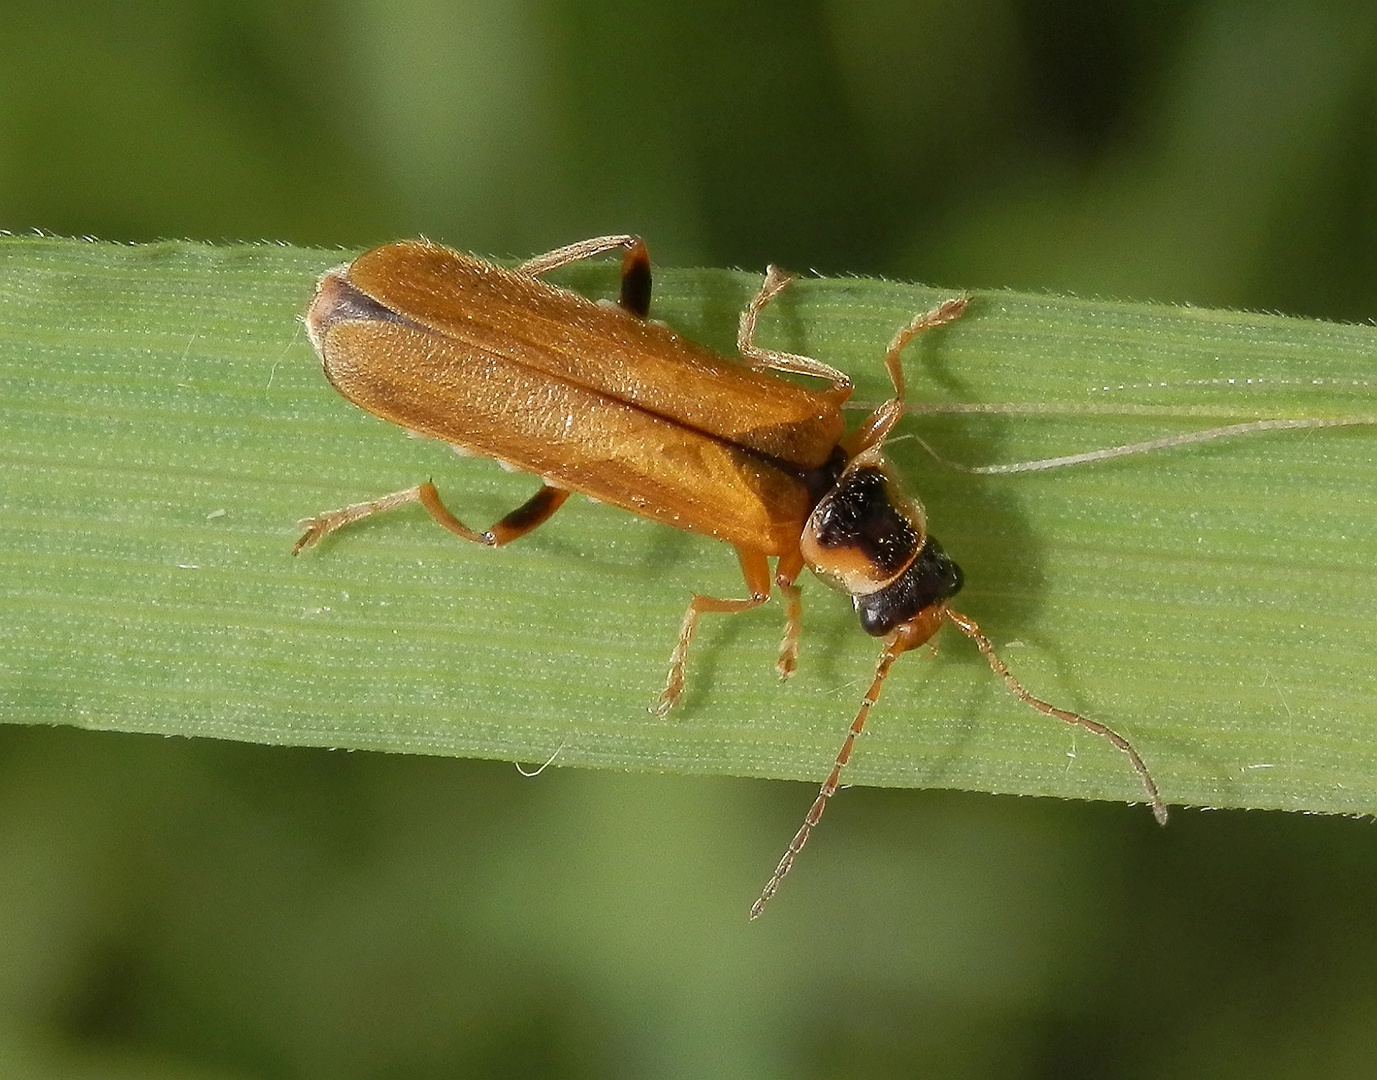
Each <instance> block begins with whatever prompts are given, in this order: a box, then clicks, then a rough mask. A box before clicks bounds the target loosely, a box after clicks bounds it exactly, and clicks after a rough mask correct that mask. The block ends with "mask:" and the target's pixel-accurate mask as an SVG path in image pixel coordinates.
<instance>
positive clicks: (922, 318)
mask: <svg viewBox="0 0 1377 1080" xmlns="http://www.w3.org/2000/svg"><path fill="white" fill-rule="evenodd" d="M970 299H971V298H970V297H969V296H955V297H952V299H950V300H943V301H942V302H941V303H940V304H938V305H937V306H936V307H935V308H933V309H932V310H931V311H925V312H923V314H921V315H919V316H917V317H916V318H915V319H914V320H913V321H912V322H911V323H909V324H908V325H907V326H905V327H903V328H902V329H900V330H899V332H898V333H897V334H895V335H894V339H893V340H892V341H891V342H890V343H889V348H888V349H886V350H885V369H886V370H887V371H888V372H889V381H890V382H892V383H893V384H894V400H896V401H898V402H900V403H901V404H902V403H903V400H904V366H903V364H902V363H901V362H900V360H899V354H900V353H902V352H903V351H904V346H905V345H907V344H908V343H909V342H910V341H912V340H913V339H914V338H916V337H917V336H918V335H919V334H921V333H922V332H923V331H924V330H931V329H932V328H933V327H935V326H942V325H943V324H945V323H949V322H951V321H952V320H954V319H958V318H960V317H961V313H962V312H963V311H965V310H966V305H967V304H968V303H970Z"/></svg>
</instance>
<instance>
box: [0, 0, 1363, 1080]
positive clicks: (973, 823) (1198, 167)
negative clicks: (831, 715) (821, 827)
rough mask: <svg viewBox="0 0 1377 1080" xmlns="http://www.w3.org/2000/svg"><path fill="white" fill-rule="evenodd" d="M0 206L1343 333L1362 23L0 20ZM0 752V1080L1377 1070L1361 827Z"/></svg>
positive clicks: (581, 14)
mask: <svg viewBox="0 0 1377 1080" xmlns="http://www.w3.org/2000/svg"><path fill="white" fill-rule="evenodd" d="M0 227H3V228H6V229H9V230H12V231H15V232H22V231H24V230H27V229H31V228H39V229H43V230H46V231H51V232H57V233H62V234H71V235H93V236H98V237H101V238H104V239H116V240H151V239H156V238H162V237H183V236H185V237H194V238H198V239H211V240H227V241H233V240H255V239H273V240H284V241H289V242H292V243H301V244H312V245H328V246H341V247H345V248H350V249H354V248H360V247H363V246H366V245H369V244H372V243H375V242H378V241H382V240H385V239H391V238H394V237H397V236H404V235H413V234H416V233H424V234H426V235H428V236H430V237H432V238H434V239H437V240H441V241H445V242H448V243H451V244H454V245H455V246H458V247H463V248H466V249H469V250H476V251H482V252H488V253H493V254H502V255H528V254H531V253H534V252H537V251H542V250H545V249H547V248H550V247H554V246H556V245H558V244H561V243H565V242H568V241H570V240H574V239H577V238H581V237H584V236H589V235H594V234H597V233H603V232H614V231H615V232H620V231H638V232H641V233H642V234H644V235H645V236H646V237H647V239H648V241H649V243H650V245H651V252H652V255H653V257H654V258H655V259H656V260H657V261H658V262H661V263H664V264H673V265H687V264H700V265H717V266H732V265H735V266H743V267H748V268H759V267H763V266H764V264H765V263H766V262H767V261H778V262H781V263H783V264H785V265H788V266H790V267H793V268H795V269H800V270H803V269H816V270H818V271H820V272H823V273H833V274H835V273H859V274H871V275H875V274H879V275H888V276H894V277H903V278H910V279H920V280H925V281H930V282H934V283H937V284H940V285H943V286H949V287H952V288H979V287H991V286H1013V287H1019V288H1028V289H1052V290H1059V291H1074V292H1078V293H1082V294H1092V295H1102V296H1113V297H1125V298H1139V299H1151V300H1163V301H1177V302H1190V303H1194V304H1200V305H1217V306H1237V307H1247V308H1256V309H1268V310H1278V311H1283V312H1286V313H1291V314H1303V315H1311V316H1320V317H1329V318H1338V319H1348V320H1362V321H1366V320H1369V319H1371V318H1372V317H1373V316H1374V314H1377V10H1374V8H1373V7H1372V5H1371V4H1370V3H1347V4H1345V3H1318V2H1315V3H1305V2H1299V0H1296V2H1287V0H1275V2H1270V0H1264V2H1261V3H1258V2H1252V3H1245V2H1243V0H1153V2H1149V0H1123V2H1121V3H1118V4H1112V5H1106V4H1097V3H1093V2H1091V0H969V2H967V3H964V4H955V3H941V2H937V0H933V2H927V3H922V2H918V3H902V2H899V0H832V2H826V0H815V2H801V0H800V2H794V0H780V2H775V3H768V4H766V3H761V4H743V3H740V2H736V3H732V2H726V0H681V2H680V3H678V4H676V5H673V6H671V5H667V4H653V3H652V4H647V3H622V2H617V0H607V2H603V3H598V4H594V3H588V2H577V0H527V2H523V3H499V2H494V0H469V2H459V3H441V2H439V0H417V2H412V3H405V4H403V3H394V2H390V0H356V2H353V3H348V2H343V0H341V2H338V3H324V2H309V0H308V2H297V3H292V4H286V3H269V2H253V0H232V2H231V0H223V2H202V3H173V2H166V3H151V2H140V0H126V2H121V3H105V4H98V3H88V4H80V3H63V2H54V0H46V2H42V3H39V2H36V0H7V3H6V4H5V5H4V6H3V7H2V8H0ZM811 793H812V792H811V789H810V788H808V787H806V786H804V785H791V784H767V783H761V782H747V781H729V780H704V779H688V778H680V777H660V776H625V775H615V774H595V773H579V772H574V771H571V770H559V769H553V768H552V769H550V770H548V771H547V772H545V773H544V774H543V775H541V776H540V777H539V779H535V780H525V779H522V778H521V777H520V776H519V775H518V774H517V773H516V771H515V770H514V769H513V768H512V767H511V766H510V765H499V764H492V763H473V762H463V761H447V760H427V759H408V758H401V757H386V756H382V755H370V754H343V753H328V752H323V751H307V750H284V749H272V748H265V747H257V746H241V745H232V744H218V743H210V742H199V743H198V742H186V741H179V740H165V739H157V738H150V737H137V736H123V735H111V734H94V733H87V732H80V731H76V730H47V729H5V730H0V1076H24V1077H46V1076H51V1077H70V1076H77V1077H80V1076H88V1075H89V1076H102V1077H105V1076H116V1077H123V1076H128V1077H144V1076H160V1077H284V1078H294V1077H343V1078H349V1077H384V1076H387V1077H392V1076H407V1077H412V1076H415V1077H430V1076H437V1077H438V1076H475V1077H484V1076H590V1077H591V1076H598V1077H604V1076H606V1077H620V1076H628V1077H639V1076H656V1077H661V1076H685V1077H689V1076H693V1077H698V1076H714V1077H715V1076H750V1077H771V1076H785V1075H789V1076H813V1077H832V1076H836V1077H843V1076H846V1077H851V1076H857V1077H859V1076H877V1077H878V1076H890V1075H894V1076H908V1075H915V1076H916V1075H922V1076H936V1077H947V1076H950V1077H981V1076H1000V1077H1035V1078H1041V1077H1134V1078H1138V1077H1142V1078H1149V1077H1169V1076H1170V1077H1176V1076H1204V1075H1208V1076H1211V1077H1235V1076H1237V1077H1245V1076H1246V1077H1249V1078H1258V1077H1292V1076H1296V1077H1301V1076H1304V1077H1312V1076H1315V1075H1323V1076H1326V1077H1349V1076H1352V1077H1370V1076H1372V1075H1377V932H1374V929H1373V919H1372V917H1371V916H1372V907H1373V897H1374V896H1377V832H1374V830H1373V828H1372V826H1371V824H1370V823H1369V822H1358V821H1348V820H1327V819H1319V818H1302V817H1298V816H1286V815H1282V814H1264V813H1252V814H1241V813H1218V814H1207V813H1200V812H1178V813H1177V814H1176V816H1175V818H1174V820H1173V823H1172V825H1171V827H1170V828H1169V829H1167V830H1165V831H1160V830H1157V829H1156V828H1155V827H1154V826H1153V825H1152V823H1151V820H1150V818H1149V816H1148V815H1147V814H1146V813H1145V812H1144V811H1143V810H1142V808H1141V807H1139V808H1127V807H1117V806H1104V805H1086V804H1059V803H1054V802H1050V801H1045V800H1043V801H1037V800H1018V799H1011V798H992V797H980V796H973V795H959V794H951V793H924V792H904V791H869V790H860V789H853V790H851V791H850V792H848V793H847V794H846V796H845V798H844V799H842V800H839V801H838V803H837V805H836V806H834V807H833V809H832V810H831V812H830V813H829V816H828V822H827V830H826V833H825V836H822V837H819V842H818V843H816V844H815V845H814V846H813V847H812V848H811V849H810V851H809V853H808V861H807V865H806V870H805V869H803V868H801V869H800V873H799V875H798V876H797V877H796V878H794V879H791V881H790V883H789V888H788V890H787V891H786V893H785V894H783V895H782V896H781V897H780V900H779V901H777V903H776V905H775V907H774V908H773V909H772V910H771V912H770V913H769V916H768V917H767V918H766V919H765V920H763V921H762V922H761V923H760V924H758V925H753V926H747V925H746V923H745V921H744V913H745V910H746V907H747V905H748V904H749V902H750V900H751V899H752V897H753V896H754V894H755V890H756V889H757V888H758V886H759V884H760V881H761V879H762V877H763V874H764V872H765V871H767V870H768V868H769V864H770V862H771V860H772V859H773V858H774V857H775V856H776V855H777V849H778V847H779V845H780V844H781V843H782V841H783V839H784V838H785V837H786V836H787V835H788V834H789V833H790V831H791V830H792V829H793V828H794V827H795V825H796V823H797V820H798V816H799V814H800V813H801V812H802V810H803V808H804V806H805V805H806V803H807V801H808V799H809V798H811Z"/></svg>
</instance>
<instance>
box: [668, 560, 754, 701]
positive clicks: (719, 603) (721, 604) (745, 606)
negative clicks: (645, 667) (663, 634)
mask: <svg viewBox="0 0 1377 1080" xmlns="http://www.w3.org/2000/svg"><path fill="white" fill-rule="evenodd" d="M736 556H737V558H738V559H740V560H741V574H742V576H743V577H744V578H745V579H746V588H747V589H749V590H750V593H751V595H750V597H749V598H747V599H744V600H724V599H721V598H720V597H716V596H704V595H702V594H701V593H696V594H695V595H694V597H693V599H692V600H691V601H689V606H688V610H687V611H686V612H684V622H683V625H681V626H680V627H679V642H678V644H677V645H675V646H674V652H673V653H672V654H671V655H670V658H669V677H668V678H667V679H666V680H665V688H664V689H663V690H662V691H660V696H659V698H658V699H657V700H656V702H655V704H654V705H653V706H651V709H650V711H651V712H653V713H655V714H656V715H658V716H664V715H665V713H667V712H669V710H670V709H672V708H673V707H674V703H675V702H676V701H678V700H679V695H680V694H682V693H683V692H684V661H685V660H687V659H688V649H689V642H691V641H692V640H693V632H694V631H695V630H696V629H697V628H698V617H699V616H700V615H702V614H703V613H704V612H706V611H716V612H722V613H723V614H728V615H730V614H735V613H736V612H738V611H750V610H751V608H755V607H759V606H760V605H761V604H763V603H765V601H766V600H768V599H770V560H769V559H768V558H767V557H766V556H765V555H763V554H762V553H760V552H758V551H747V550H746V549H745V548H737V549H736Z"/></svg>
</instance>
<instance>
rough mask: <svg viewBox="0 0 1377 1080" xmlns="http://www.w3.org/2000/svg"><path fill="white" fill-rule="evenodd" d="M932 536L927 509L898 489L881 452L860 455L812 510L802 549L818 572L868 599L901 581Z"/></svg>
mask: <svg viewBox="0 0 1377 1080" xmlns="http://www.w3.org/2000/svg"><path fill="white" fill-rule="evenodd" d="M926 537H927V527H926V522H925V520H924V515H923V508H922V506H921V505H920V504H919V503H918V501H917V500H915V499H912V498H910V497H909V496H907V495H905V494H904V493H903V492H902V491H900V490H899V488H898V485H897V484H896V483H895V482H894V480H893V479H892V478H891V477H890V475H889V469H888V465H887V463H886V462H885V460H884V458H883V457H882V456H881V455H880V453H879V451H878V449H872V450H867V451H866V452H865V453H863V454H858V455H857V456H856V457H855V458H853V459H852V460H851V462H850V463H849V464H848V465H847V467H846V471H845V472H844V473H842V475H841V478H840V479H839V480H838V481H837V484H836V486H835V487H833V488H832V490H831V491H829V492H827V493H826V494H825V495H824V496H823V497H822V498H821V499H820V500H819V501H818V504H817V506H816V507H814V508H813V512H812V514H811V515H810V516H809V518H808V523H807V525H806V526H805V527H804V530H803V536H802V537H801V539H800V542H799V546H800V548H801V549H802V551H803V557H804V558H805V559H806V560H807V562H808V565H809V566H810V567H812V569H813V572H814V573H815V574H817V575H818V576H819V577H822V578H823V579H824V580H826V581H827V582H828V583H829V584H832V585H835V586H836V587H837V588H839V589H842V590H843V591H845V592H847V593H849V594H851V595H852V596H865V595H867V594H869V593H873V592H875V591H877V590H879V589H883V588H884V587H885V586H886V585H889V584H890V583H891V582H893V581H894V580H896V579H897V578H898V577H899V575H900V574H902V573H903V572H904V571H905V570H906V569H907V568H908V566H909V564H910V563H912V562H913V560H914V559H915V558H917V556H918V552H919V551H921V550H922V547H923V542H924V540H925V539H926Z"/></svg>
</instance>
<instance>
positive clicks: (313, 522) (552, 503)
mask: <svg viewBox="0 0 1377 1080" xmlns="http://www.w3.org/2000/svg"><path fill="white" fill-rule="evenodd" d="M568 497H569V492H568V491H566V490H564V489H563V488H557V487H551V486H550V485H549V484H544V485H542V486H541V488H540V490H539V491H537V492H536V493H535V494H534V495H532V496H531V497H530V498H529V499H527V500H526V501H525V502H524V503H522V504H521V505H520V506H518V507H517V508H516V509H515V510H513V511H512V512H511V513H510V514H508V515H507V516H506V517H504V518H503V519H502V520H501V521H499V522H498V523H497V524H496V525H494V526H493V527H492V528H490V529H489V530H488V531H487V532H481V533H480V532H476V531H475V530H473V529H470V528H469V527H468V526H467V525H465V524H464V523H463V522H462V521H460V520H459V519H458V518H457V517H455V516H454V515H453V514H452V513H450V511H449V508H448V507H446V506H445V504H444V503H442V502H441V501H440V493H439V492H438V491H436V490H435V485H434V484H432V483H431V482H430V481H429V480H427V481H426V482H425V483H424V484H417V485H416V486H415V487H413V488H407V489H406V490H405V491H394V492H393V493H392V494H391V495H384V496H383V497H382V498H381V499H370V500H369V501H368V502H361V503H354V504H353V505H352V506H346V507H343V508H341V509H339V510H329V511H327V512H325V513H324V514H320V515H318V516H316V517H313V518H310V519H308V520H306V521H303V522H302V523H301V525H302V527H303V528H304V529H305V530H306V532H305V533H304V534H303V535H302V537H301V539H300V540H298V541H297V542H296V545H295V546H294V547H293V548H292V554H293V555H295V554H297V553H298V552H300V551H301V550H302V549H303V548H308V547H314V546H315V545H316V544H318V543H320V542H321V541H322V540H323V539H325V537H327V536H329V535H330V534H331V533H332V532H334V531H335V530H336V529H342V528H344V526H346V525H352V524H353V523H354V522H356V521H361V520H363V519H364V518H366V517H372V516H373V515H374V514H380V513H382V512H383V511H384V510H391V509H393V508H394V507H398V506H404V505H406V504H407V503H413V502H418V503H420V504H421V505H422V506H424V507H425V508H426V511H427V512H428V513H429V514H430V516H431V517H433V518H434V519H435V520H436V521H437V522H439V523H440V524H441V525H443V526H444V527H445V528H446V529H448V530H449V531H450V532H452V533H454V534H455V535H456V536H462V537H463V538H464V539H465V540H471V541H473V543H475V544H483V545H485V546H486V547H501V546H502V545H503V544H509V543H511V542H512V541H513V540H515V539H517V538H518V537H521V536H525V535H526V534H527V533H528V532H530V531H531V530H532V529H535V528H538V527H539V526H541V525H543V524H544V523H545V522H547V521H549V520H550V517H551V516H552V515H553V514H554V512H555V511H556V510H558V509H559V508H560V507H561V506H563V505H564V500H565V499H567V498H568Z"/></svg>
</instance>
